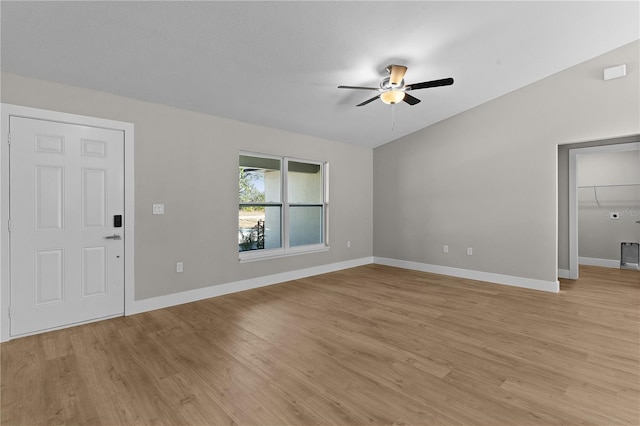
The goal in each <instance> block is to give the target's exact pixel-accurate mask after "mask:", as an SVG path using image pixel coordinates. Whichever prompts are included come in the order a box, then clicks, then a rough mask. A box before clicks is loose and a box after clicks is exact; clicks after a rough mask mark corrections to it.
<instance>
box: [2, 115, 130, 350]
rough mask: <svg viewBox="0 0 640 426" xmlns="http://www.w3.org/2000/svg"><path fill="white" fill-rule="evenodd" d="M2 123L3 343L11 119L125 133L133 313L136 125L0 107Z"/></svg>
mask: <svg viewBox="0 0 640 426" xmlns="http://www.w3.org/2000/svg"><path fill="white" fill-rule="evenodd" d="M0 116H1V121H2V126H1V128H2V135H1V140H2V144H1V145H2V146H1V147H0V193H1V195H0V239H1V240H2V241H1V243H0V342H5V341H7V340H10V338H11V337H10V328H9V321H8V318H9V302H10V293H9V291H10V289H9V242H8V241H9V236H8V231H7V222H8V220H9V150H8V144H7V142H8V140H7V137H8V129H9V117H10V116H17V117H25V118H33V119H40V120H48V121H55V122H59V123H69V124H80V125H84V126H91V127H99V128H104V129H112V130H119V131H122V132H123V133H124V176H125V183H124V197H125V198H124V219H125V221H124V227H125V228H124V232H125V236H126V238H125V241H124V249H125V254H124V257H125V272H124V273H125V277H124V280H125V300H124V314H125V315H129V314H130V313H131V309H132V305H133V302H134V294H135V256H134V248H135V241H134V238H135V226H134V225H135V196H134V176H135V175H134V164H135V163H134V125H133V123H126V122H122V121H114V120H107V119H102V118H96V117H87V116H84V115H76V114H67V113H63V112H57V111H49V110H44V109H38V108H31V107H24V106H19V105H11V104H5V103H3V104H0Z"/></svg>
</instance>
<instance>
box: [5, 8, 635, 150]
mask: <svg viewBox="0 0 640 426" xmlns="http://www.w3.org/2000/svg"><path fill="white" fill-rule="evenodd" d="M639 5H640V3H639V2H637V1H626V2H614V1H569V2H560V1H557V2H535V1H533V2H522V1H514V2H507V1H496V2H485V1H469V2H462V1H441V2H438V1H425V2H399V1H386V2H367V1H356V2H329V1H320V2H285V1H283V2H269V1H258V2H249V1H233V2H180V1H167V2H151V1H142V2H93V1H78V2H12V1H2V2H1V3H0V7H1V10H0V11H1V20H2V21H1V24H2V29H1V37H2V38H1V49H2V50H1V53H2V57H1V59H2V61H1V67H2V70H3V71H7V72H11V73H16V74H22V75H26V76H32V77H36V78H40V79H45V80H51V81H56V82H61V83H65V84H70V85H75V86H80V87H85V88H91V89H96V90H101V91H105V92H110V93H114V94H118V95H123V96H128V97H133V98H136V99H140V100H145V101H150V102H156V103H162V104H167V105H172V106H176V107H180V108H186V109H190V110H194V111H200V112H204V113H207V114H213V115H216V116H221V117H227V118H231V119H236V120H240V121H244V122H249V123H254V124H259V125H264V126H268V127H274V128H279V129H284V130H289V131H293V132H298V133H303V134H308V135H314V136H318V137H322V138H326V139H332V140H336V141H341V142H346V143H352V144H357V145H362V146H368V147H376V146H379V145H381V144H384V143H387V142H389V141H392V140H394V139H397V138H399V137H401V136H403V135H406V134H408V133H411V132H414V131H416V130H419V129H421V128H424V127H427V126H429V125H431V124H433V123H436V122H438V121H440V120H443V119H445V118H447V117H450V116H452V115H455V114H457V113H460V112H462V111H465V110H467V109H469V108H472V107H474V106H477V105H479V104H482V103H484V102H487V101H489V100H491V99H494V98H496V97H499V96H501V95H504V94H506V93H508V92H511V91H513V90H516V89H518V88H520V87H523V86H525V85H528V84H530V83H533V82H535V81H537V80H540V79H542V78H544V77H546V76H549V75H551V74H554V73H556V72H558V71H561V70H563V69H566V68H568V67H571V66H573V65H576V64H578V63H580V62H583V61H585V60H588V59H590V58H593V57H595V56H598V55H600V54H602V53H605V52H607V51H610V50H612V49H614V48H617V47H619V46H622V45H624V44H627V43H629V42H632V41H634V40H637V39H638V38H640V23H639V16H640V15H639V13H640V8H639ZM389 64H402V65H406V66H408V68H409V69H408V71H407V74H406V77H405V79H406V81H407V82H408V83H415V82H422V81H426V80H434V79H440V78H445V77H453V78H454V79H455V84H454V85H453V86H448V87H438V88H430V89H423V90H419V91H415V92H412V94H413V96H415V97H417V98H419V99H421V100H422V102H421V103H419V104H417V105H415V106H410V105H408V104H406V103H400V104H397V105H394V106H389V105H385V104H383V103H382V102H380V101H379V100H378V101H375V102H372V103H370V104H368V105H366V106H363V107H356V106H355V105H356V104H358V103H360V102H362V101H364V100H365V99H367V98H369V97H371V96H373V95H375V92H366V91H357V90H342V89H337V86H338V85H340V84H344V85H363V86H378V84H379V82H380V79H381V78H382V77H383V76H385V75H386V73H385V72H384V68H385V67H386V66H387V65H389ZM612 65H617V64H612Z"/></svg>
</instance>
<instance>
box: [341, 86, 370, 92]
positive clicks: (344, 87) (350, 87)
mask: <svg viewBox="0 0 640 426" xmlns="http://www.w3.org/2000/svg"><path fill="white" fill-rule="evenodd" d="M338 89H358V90H375V91H380V88H379V87H362V86H338Z"/></svg>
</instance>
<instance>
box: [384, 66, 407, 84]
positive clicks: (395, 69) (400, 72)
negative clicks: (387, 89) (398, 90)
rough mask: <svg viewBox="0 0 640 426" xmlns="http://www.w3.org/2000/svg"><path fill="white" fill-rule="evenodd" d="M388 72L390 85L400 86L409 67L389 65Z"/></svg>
mask: <svg viewBox="0 0 640 426" xmlns="http://www.w3.org/2000/svg"><path fill="white" fill-rule="evenodd" d="M387 71H388V72H389V74H390V76H389V83H391V84H393V85H394V86H399V85H400V83H401V82H402V79H403V78H404V75H405V73H406V72H407V67H405V66H404V65H389V66H388V67H387Z"/></svg>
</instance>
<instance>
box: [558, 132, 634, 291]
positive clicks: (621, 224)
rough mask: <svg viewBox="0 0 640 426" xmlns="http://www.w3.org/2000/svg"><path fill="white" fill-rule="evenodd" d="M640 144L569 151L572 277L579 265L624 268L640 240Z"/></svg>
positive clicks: (577, 271)
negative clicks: (624, 253)
mask: <svg viewBox="0 0 640 426" xmlns="http://www.w3.org/2000/svg"><path fill="white" fill-rule="evenodd" d="M637 221H640V142H635V143H623V144H615V145H602V146H592V147H585V148H573V149H569V276H568V278H571V279H578V276H579V265H580V264H589V265H596V266H605V267H619V265H620V255H621V254H620V244H621V243H622V242H636V243H637V242H639V241H640V223H637Z"/></svg>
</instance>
